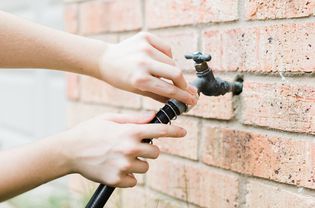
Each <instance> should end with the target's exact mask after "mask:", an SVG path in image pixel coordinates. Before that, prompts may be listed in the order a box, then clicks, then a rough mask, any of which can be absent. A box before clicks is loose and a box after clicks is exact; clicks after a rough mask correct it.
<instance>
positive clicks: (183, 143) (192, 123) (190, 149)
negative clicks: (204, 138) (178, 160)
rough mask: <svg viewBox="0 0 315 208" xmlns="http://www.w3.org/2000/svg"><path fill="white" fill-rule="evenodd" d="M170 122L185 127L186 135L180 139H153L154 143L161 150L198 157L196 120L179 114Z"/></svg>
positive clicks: (190, 157)
mask: <svg viewBox="0 0 315 208" xmlns="http://www.w3.org/2000/svg"><path fill="white" fill-rule="evenodd" d="M172 123H173V124H174V125H177V126H181V127H183V128H185V129H186V131H187V135H186V136H185V137H184V138H180V139H174V138H161V139H158V140H154V144H156V145H158V146H159V147H160V149H161V151H162V152H166V153H169V154H174V155H179V156H182V157H186V158H189V159H193V160H196V159H197V158H198V140H199V136H198V134H199V122H198V120H197V119H193V118H189V117H184V116H181V117H179V118H178V119H177V120H176V121H172Z"/></svg>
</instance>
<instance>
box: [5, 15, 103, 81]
mask: <svg viewBox="0 0 315 208" xmlns="http://www.w3.org/2000/svg"><path fill="white" fill-rule="evenodd" d="M0 46H1V50H0V68H1V67H6V68H47V69H58V70H63V71H70V72H76V73H81V74H87V75H91V76H95V77H97V76H98V75H97V73H98V69H99V67H98V61H99V60H100V56H101V55H102V53H103V52H104V50H105V49H106V44H105V43H104V42H103V41H98V40H93V39H89V38H85V37H81V36H77V35H72V34H69V33H65V32H61V31H58V30H54V29H51V28H48V27H45V26H41V25H38V24H34V23H32V22H28V21H25V20H23V19H20V18H17V17H15V16H13V15H10V14H8V13H5V12H1V11H0Z"/></svg>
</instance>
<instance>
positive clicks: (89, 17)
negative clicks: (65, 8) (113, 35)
mask: <svg viewBox="0 0 315 208" xmlns="http://www.w3.org/2000/svg"><path fill="white" fill-rule="evenodd" d="M141 27H142V14H141V1H140V0H128V1H124V0H116V1H112V0H110V1H101V0H94V1H88V2H83V3H82V4H81V5H80V32H81V33H82V34H93V33H94V34H95V33H100V32H108V31H114V32H115V31H128V30H138V29H140V28H141Z"/></svg>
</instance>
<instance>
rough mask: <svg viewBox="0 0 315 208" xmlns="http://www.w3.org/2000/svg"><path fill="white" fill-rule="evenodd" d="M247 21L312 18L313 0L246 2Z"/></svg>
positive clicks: (314, 4)
mask: <svg viewBox="0 0 315 208" xmlns="http://www.w3.org/2000/svg"><path fill="white" fill-rule="evenodd" d="M245 9H246V11H245V13H246V14H245V16H246V19H249V20H254V19H279V18H292V17H306V16H311V15H312V14H313V12H314V9H315V2H314V1H313V0H291V1H287V0H246V1H245Z"/></svg>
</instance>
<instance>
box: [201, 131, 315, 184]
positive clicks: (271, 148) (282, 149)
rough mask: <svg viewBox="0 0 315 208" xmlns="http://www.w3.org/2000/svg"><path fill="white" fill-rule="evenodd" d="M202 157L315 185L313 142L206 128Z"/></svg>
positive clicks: (286, 180)
mask: <svg viewBox="0 0 315 208" xmlns="http://www.w3.org/2000/svg"><path fill="white" fill-rule="evenodd" d="M203 135H204V138H203V143H202V144H201V147H202V161H203V162H204V163H206V164H209V165H214V166H217V167H221V168H225V169H230V170H233V171H237V172H240V173H243V174H249V175H254V176H258V177H263V178H267V179H271V180H275V181H280V182H283V183H288V184H294V185H298V186H304V187H308V188H315V183H314V182H313V181H312V168H311V167H310V163H311V159H310V157H309V155H308V153H307V152H308V148H309V143H308V142H307V141H306V140H294V139H286V138H278V137H270V136H267V135H260V134H256V133H251V132H244V131H239V130H232V129H224V128H215V127H213V126H212V125H205V126H204V129H203Z"/></svg>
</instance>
